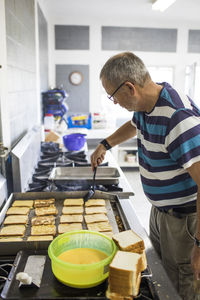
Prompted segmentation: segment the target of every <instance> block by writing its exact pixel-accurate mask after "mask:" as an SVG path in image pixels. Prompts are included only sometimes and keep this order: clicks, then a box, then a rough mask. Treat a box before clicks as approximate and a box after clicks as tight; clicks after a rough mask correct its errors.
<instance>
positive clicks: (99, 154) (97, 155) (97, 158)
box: [90, 144, 106, 171]
mask: <svg viewBox="0 0 200 300" xmlns="http://www.w3.org/2000/svg"><path fill="white" fill-rule="evenodd" d="M105 154H106V149H105V147H104V146H103V145H102V144H99V145H98V146H97V148H96V150H95V151H94V152H93V153H92V155H91V157H90V160H91V166H92V170H93V171H94V168H95V167H97V166H98V165H100V164H101V163H102V161H103V160H104V157H105Z"/></svg>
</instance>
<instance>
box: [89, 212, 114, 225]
mask: <svg viewBox="0 0 200 300" xmlns="http://www.w3.org/2000/svg"><path fill="white" fill-rule="evenodd" d="M105 221H108V217H107V216H106V215H105V214H94V215H85V222H86V224H90V223H97V222H105Z"/></svg>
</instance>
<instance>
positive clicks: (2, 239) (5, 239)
mask: <svg viewBox="0 0 200 300" xmlns="http://www.w3.org/2000/svg"><path fill="white" fill-rule="evenodd" d="M20 241H23V238H22V237H19V236H8V237H0V242H20Z"/></svg>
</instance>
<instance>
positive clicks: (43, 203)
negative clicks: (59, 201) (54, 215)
mask: <svg viewBox="0 0 200 300" xmlns="http://www.w3.org/2000/svg"><path fill="white" fill-rule="evenodd" d="M54 203H55V199H54V198H50V199H37V200H35V202H34V207H46V206H50V205H51V204H54Z"/></svg>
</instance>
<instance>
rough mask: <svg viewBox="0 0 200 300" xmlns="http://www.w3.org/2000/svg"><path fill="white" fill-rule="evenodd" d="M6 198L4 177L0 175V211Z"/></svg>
mask: <svg viewBox="0 0 200 300" xmlns="http://www.w3.org/2000/svg"><path fill="white" fill-rule="evenodd" d="M7 197H8V193H7V184H6V179H5V177H4V176H2V175H1V174H0V211H1V209H2V208H3V206H4V204H5V203H6V200H7Z"/></svg>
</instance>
